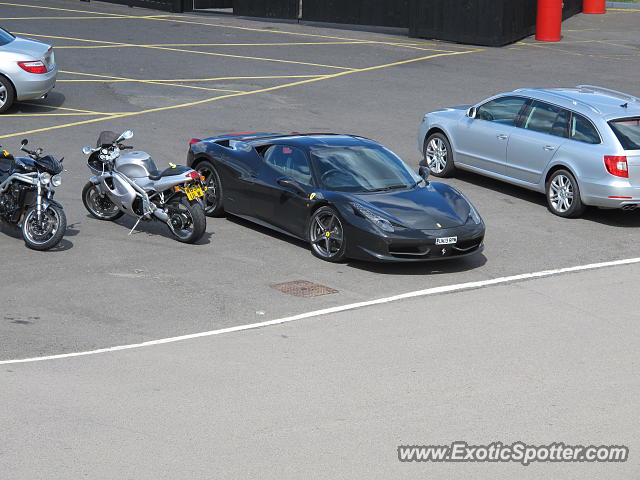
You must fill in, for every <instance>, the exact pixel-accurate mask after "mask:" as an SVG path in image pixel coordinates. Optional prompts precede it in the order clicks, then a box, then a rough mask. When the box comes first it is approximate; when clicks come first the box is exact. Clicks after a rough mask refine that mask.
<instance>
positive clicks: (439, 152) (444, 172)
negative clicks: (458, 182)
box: [421, 133, 455, 177]
mask: <svg viewBox="0 0 640 480" xmlns="http://www.w3.org/2000/svg"><path fill="white" fill-rule="evenodd" d="M424 143H425V145H424V160H423V161H422V162H421V164H422V165H424V166H426V167H428V168H429V170H430V171H431V173H432V174H433V175H434V176H436V177H450V176H452V175H453V173H454V172H455V167H454V165H453V151H452V149H451V143H449V140H448V139H447V137H446V136H445V135H443V134H442V133H433V134H431V135H429V138H427V140H426V141H425V142H424Z"/></svg>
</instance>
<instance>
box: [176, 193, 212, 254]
mask: <svg viewBox="0 0 640 480" xmlns="http://www.w3.org/2000/svg"><path fill="white" fill-rule="evenodd" d="M167 213H168V214H169V222H170V223H171V226H170V227H169V230H171V233H172V234H173V236H174V237H176V239H177V240H178V241H179V242H182V243H195V242H197V241H198V240H200V239H201V238H202V235H204V231H205V230H206V228H207V217H206V216H205V214H204V210H203V209H202V207H201V206H200V204H199V203H198V202H190V201H189V200H187V197H184V196H181V197H177V198H174V199H173V200H171V201H170V202H169V203H168V204H167Z"/></svg>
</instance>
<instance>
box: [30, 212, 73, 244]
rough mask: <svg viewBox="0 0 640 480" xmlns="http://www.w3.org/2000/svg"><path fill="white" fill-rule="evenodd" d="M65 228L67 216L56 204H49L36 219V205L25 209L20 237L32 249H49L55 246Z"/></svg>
mask: <svg viewBox="0 0 640 480" xmlns="http://www.w3.org/2000/svg"><path fill="white" fill-rule="evenodd" d="M66 229H67V217H66V216H65V214H64V210H63V209H62V208H60V207H58V206H57V205H50V206H49V208H47V209H46V210H45V211H43V212H42V218H41V221H38V214H37V212H36V207H31V208H30V209H29V210H27V213H26V214H25V216H24V221H23V222H22V238H23V239H24V243H25V244H26V245H27V247H29V248H31V249H33V250H49V249H50V248H53V247H55V246H56V245H57V244H58V243H59V242H60V240H62V237H63V236H64V232H65V230H66Z"/></svg>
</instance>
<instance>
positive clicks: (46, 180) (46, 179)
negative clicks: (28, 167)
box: [40, 172, 51, 185]
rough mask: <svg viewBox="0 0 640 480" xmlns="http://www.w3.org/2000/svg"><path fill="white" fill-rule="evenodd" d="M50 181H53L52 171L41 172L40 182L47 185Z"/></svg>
mask: <svg viewBox="0 0 640 480" xmlns="http://www.w3.org/2000/svg"><path fill="white" fill-rule="evenodd" d="M49 181H51V174H50V173H47V172H45V173H41V174H40V182H41V183H42V184H43V185H46V184H47V183H49Z"/></svg>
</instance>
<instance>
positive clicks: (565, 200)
mask: <svg viewBox="0 0 640 480" xmlns="http://www.w3.org/2000/svg"><path fill="white" fill-rule="evenodd" d="M545 189H546V193H547V208H548V209H549V211H550V212H551V213H553V214H554V215H558V216H559V217H563V218H577V217H579V216H580V215H582V214H583V213H584V211H585V209H586V208H587V207H586V205H585V204H584V203H582V199H581V198H580V186H579V185H578V182H577V180H576V178H575V177H574V176H573V174H572V173H571V172H569V171H568V170H556V171H555V172H553V174H552V175H551V176H550V177H549V180H547V184H546V188H545Z"/></svg>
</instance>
